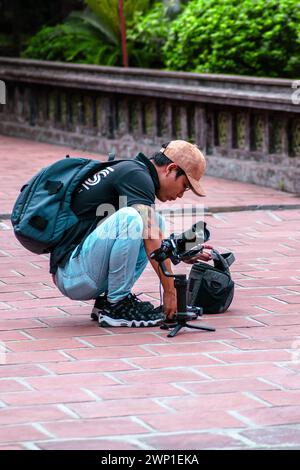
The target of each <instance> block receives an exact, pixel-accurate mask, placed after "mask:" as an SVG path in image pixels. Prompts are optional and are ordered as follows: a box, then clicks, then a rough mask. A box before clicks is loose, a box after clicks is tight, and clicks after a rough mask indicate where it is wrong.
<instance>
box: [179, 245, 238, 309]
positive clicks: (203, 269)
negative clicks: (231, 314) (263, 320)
mask: <svg viewBox="0 0 300 470" xmlns="http://www.w3.org/2000/svg"><path fill="white" fill-rule="evenodd" d="M212 258H213V262H214V266H211V265H210V264H208V263H202V262H198V263H195V264H194V265H193V267H192V269H191V272H190V275H189V279H188V290H187V304H188V305H191V306H196V307H202V308H203V313H204V314H205V313H224V312H226V310H227V309H228V308H229V306H230V304H231V302H232V299H233V295H234V282H233V280H232V279H231V274H230V271H229V266H231V264H232V263H233V262H234V261H235V257H234V255H233V253H230V252H229V253H223V254H220V253H219V252H218V251H217V250H212Z"/></svg>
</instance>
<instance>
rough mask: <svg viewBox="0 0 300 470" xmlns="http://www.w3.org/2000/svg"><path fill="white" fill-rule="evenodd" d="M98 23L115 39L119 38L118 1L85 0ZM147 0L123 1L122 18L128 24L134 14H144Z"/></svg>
mask: <svg viewBox="0 0 300 470" xmlns="http://www.w3.org/2000/svg"><path fill="white" fill-rule="evenodd" d="M85 2H86V4H87V5H88V6H89V8H90V9H91V11H92V12H93V13H94V14H95V15H96V16H97V18H98V21H99V22H100V23H101V24H102V25H104V27H105V28H106V29H107V31H110V33H111V34H112V35H114V36H115V37H119V36H120V22H119V0H85ZM149 4H150V2H149V0H124V16H125V18H126V23H127V24H129V23H130V22H131V21H132V19H133V17H134V14H135V13H136V12H145V11H147V10H148V8H149Z"/></svg>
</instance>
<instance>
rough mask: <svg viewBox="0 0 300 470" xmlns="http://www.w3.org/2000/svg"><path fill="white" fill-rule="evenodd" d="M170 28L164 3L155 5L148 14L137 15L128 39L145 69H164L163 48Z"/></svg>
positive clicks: (140, 13) (128, 33)
mask: <svg viewBox="0 0 300 470" xmlns="http://www.w3.org/2000/svg"><path fill="white" fill-rule="evenodd" d="M169 26H170V20H169V18H168V17H167V8H166V6H165V5H164V4H162V3H155V4H154V6H153V8H151V9H150V10H149V11H148V12H147V13H146V14H143V13H142V12H137V13H136V14H135V16H134V18H133V21H132V23H131V27H130V28H129V29H128V31H127V39H128V44H130V45H131V46H132V48H134V50H135V51H136V54H137V55H138V56H139V60H140V63H141V65H142V66H143V67H156V68H158V67H164V63H163V54H162V47H163V45H164V44H165V42H166V40H167V37H168V31H169Z"/></svg>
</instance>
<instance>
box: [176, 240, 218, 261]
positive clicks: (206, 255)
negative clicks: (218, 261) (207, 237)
mask: <svg viewBox="0 0 300 470" xmlns="http://www.w3.org/2000/svg"><path fill="white" fill-rule="evenodd" d="M202 246H203V249H206V250H212V249H213V247H212V246H211V245H207V244H206V243H204V244H203V245H202ZM211 259H212V256H211V253H208V252H205V251H201V253H199V254H198V255H196V256H193V258H189V259H188V260H186V261H185V260H184V259H183V260H182V261H183V262H184V263H186V264H194V263H197V261H210V260H211Z"/></svg>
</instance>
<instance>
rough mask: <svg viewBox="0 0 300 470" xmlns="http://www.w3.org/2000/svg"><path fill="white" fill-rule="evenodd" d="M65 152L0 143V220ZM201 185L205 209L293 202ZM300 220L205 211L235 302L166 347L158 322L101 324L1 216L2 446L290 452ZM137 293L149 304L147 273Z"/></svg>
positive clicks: (298, 402) (152, 287)
mask: <svg viewBox="0 0 300 470" xmlns="http://www.w3.org/2000/svg"><path fill="white" fill-rule="evenodd" d="M66 153H71V154H73V155H83V154H84V153H83V152H82V151H74V150H72V149H66V148H64V147H60V146H52V145H48V144H41V143H35V142H31V141H26V140H22V139H15V138H10V137H0V161H1V170H0V171H1V183H2V184H1V188H0V197H1V207H0V214H8V213H9V212H10V211H11V205H12V202H13V200H14V199H15V197H16V194H17V192H18V188H19V187H20V186H21V185H22V184H23V183H24V182H25V181H26V180H27V179H28V177H30V176H31V174H32V173H34V172H35V171H36V170H37V169H39V168H40V167H41V166H44V165H46V164H48V163H49V162H52V161H54V160H55V159H57V158H60V157H62V156H64V155H65V154H66ZM85 155H87V153H85ZM205 187H206V190H207V193H208V195H209V196H208V197H207V198H205V206H206V207H207V208H208V209H209V208H211V207H216V206H218V207H220V206H223V207H225V206H240V205H250V204H275V205H276V204H277V205H278V204H299V203H300V198H297V197H296V196H294V195H291V194H287V193H282V192H279V191H275V190H273V189H269V188H263V187H257V186H253V185H249V184H241V183H238V182H232V181H226V180H221V179H217V178H211V177H206V179H205ZM187 202H192V203H194V204H195V203H196V199H195V198H194V196H193V195H190V194H188V193H187V197H186V199H185V200H184V199H182V200H181V203H182V204H183V203H187ZM201 202H202V200H201ZM190 219H191V218H190V216H187V217H186V218H185V220H184V226H185V228H188V227H189V223H190ZM299 219H300V210H284V211H279V210H273V211H253V212H251V211H245V212H225V213H213V214H210V215H207V217H206V221H207V223H208V225H209V227H210V229H211V232H212V240H211V241H212V244H213V245H214V246H215V247H217V248H218V249H219V250H221V251H222V250H233V251H234V253H235V255H236V258H237V261H236V262H235V263H234V265H233V267H232V272H233V277H234V280H235V282H236V295H235V299H234V302H233V304H232V306H231V308H230V310H229V311H228V312H227V313H225V314H223V315H220V316H217V315H216V316H215V315H214V316H209V317H208V316H207V317H205V318H204V319H203V320H198V321H199V324H201V322H204V323H207V324H210V325H213V326H215V327H216V332H203V331H201V332H197V331H192V330H185V331H182V332H180V333H179V334H178V336H177V337H175V338H173V339H171V338H167V336H166V332H165V331H163V330H160V329H159V328H153V329H140V330H135V329H126V328H123V329H122V328H116V329H103V328H98V327H97V325H96V324H95V323H93V322H91V321H90V318H89V313H90V310H91V305H92V302H76V301H72V300H69V299H66V298H64V297H62V296H61V295H60V293H59V292H58V291H57V289H56V288H55V286H54V285H53V284H52V281H51V278H50V275H49V274H48V258H47V256H35V255H32V254H30V253H28V252H26V251H25V250H24V249H23V248H22V247H20V246H19V245H18V243H17V242H16V240H15V238H14V236H13V234H12V230H11V226H10V223H9V222H8V220H6V219H3V220H2V221H0V345H1V349H0V364H1V365H0V450H1V449H10V448H11V449H155V450H157V449H208V448H213V449H234V448H236V449H246V448H263V449H266V448H294V449H295V448H300V427H299V423H300V376H299V371H300V315H299V310H300V305H299V304H300V262H299V261H300V254H299V252H298V249H299V248H300V222H299ZM174 223H175V228H176V227H177V228H178V227H179V225H180V224H181V221H180V220H179V219H178V218H175V222H174ZM189 269H190V268H189V267H188V266H187V265H183V264H181V265H179V266H177V267H176V271H177V272H184V271H186V272H188V271H189ZM134 290H135V292H142V293H143V296H144V297H145V298H148V299H151V300H153V301H154V302H155V303H157V302H158V299H159V293H158V286H157V279H156V276H155V273H154V272H153V271H152V269H151V268H150V267H147V268H146V271H145V272H144V273H143V275H142V277H141V279H140V280H139V281H138V283H137V284H136V286H135V288H134Z"/></svg>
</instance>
